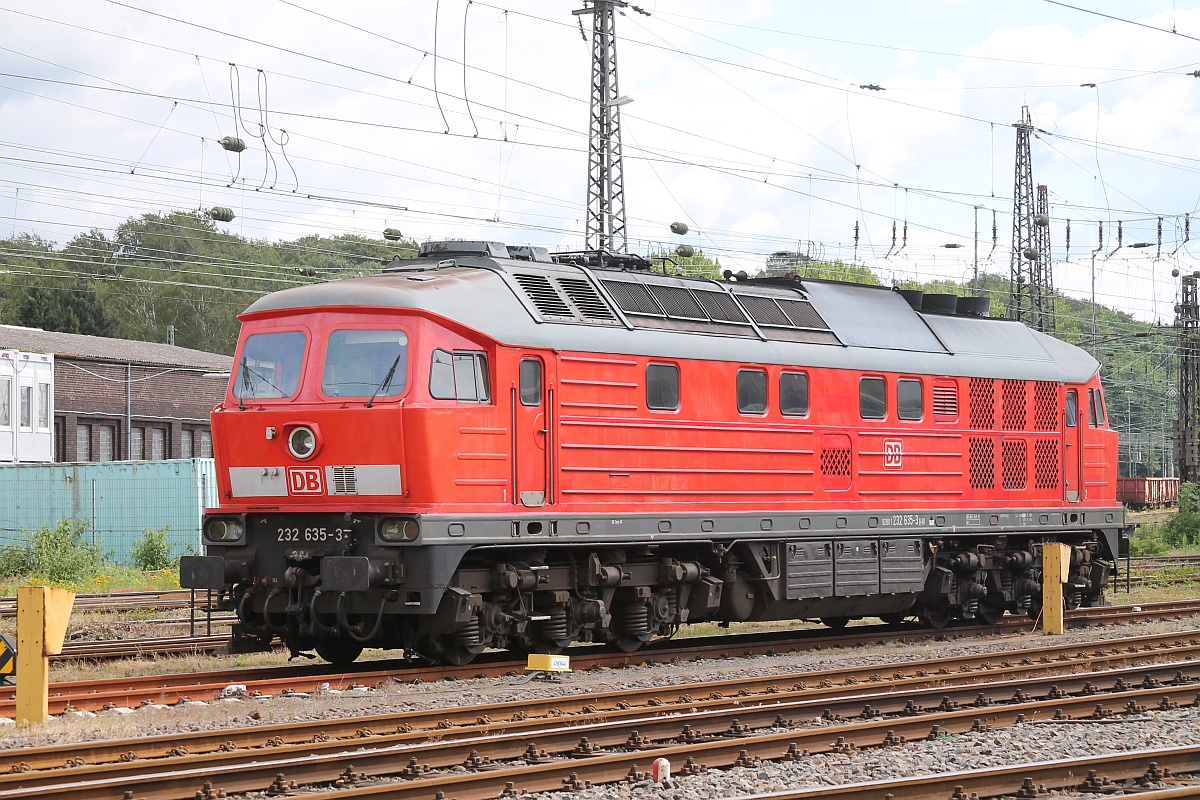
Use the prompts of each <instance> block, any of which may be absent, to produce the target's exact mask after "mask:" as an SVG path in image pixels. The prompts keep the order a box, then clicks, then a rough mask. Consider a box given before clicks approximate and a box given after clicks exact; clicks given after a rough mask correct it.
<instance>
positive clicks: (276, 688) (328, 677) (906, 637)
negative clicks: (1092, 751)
mask: <svg viewBox="0 0 1200 800" xmlns="http://www.w3.org/2000/svg"><path fill="white" fill-rule="evenodd" d="M1196 614H1200V600H1193V601H1176V602H1170V603H1154V604H1144V605H1141V606H1105V607H1100V608H1089V609H1076V610H1073V611H1070V612H1068V614H1067V621H1068V624H1069V625H1070V626H1072V627H1091V626H1097V625H1103V624H1107V623H1112V622H1116V621H1131V620H1144V621H1149V620H1161V619H1175V618H1182V617H1186V616H1192V615H1196ZM1032 627H1033V622H1032V621H1031V620H1029V619H1027V618H1023V617H1021V618H1017V617H1005V618H1004V619H1002V620H1001V621H1000V622H999V623H998V624H996V625H984V626H959V627H952V628H946V629H928V628H921V627H918V626H916V625H915V624H913V625H907V624H906V625H902V626H898V627H889V626H882V625H879V626H874V625H872V626H866V625H863V626H853V627H851V628H849V629H847V632H846V633H844V634H840V635H836V636H831V635H829V631H828V629H825V628H820V629H816V628H813V629H807V630H785V631H772V632H769V633H753V634H735V635H727V636H712V637H703V638H700V637H697V638H690V639H681V640H672V641H660V642H658V643H656V644H655V645H654V646H651V647H647V648H645V649H643V650H640V651H638V652H637V653H634V654H626V653H617V652H612V651H609V650H606V649H604V648H601V647H574V648H572V649H571V653H570V655H571V661H572V666H573V667H574V668H575V669H576V670H582V669H589V668H593V667H601V666H608V667H619V666H621V665H625V664H632V663H643V662H648V663H664V662H670V661H675V660H680V659H700V658H720V657H726V656H740V655H756V654H759V655H761V654H777V653H788V652H803V651H806V650H810V649H813V648H831V647H854V646H856V645H862V644H864V643H878V642H887V641H898V640H899V641H917V640H920V639H922V638H930V637H948V636H952V637H969V636H977V635H989V634H995V633H1004V632H1016V631H1021V630H1030V629H1031V628H1032ZM524 666H525V665H524V662H523V661H512V660H511V659H510V658H509V657H508V656H507V654H505V653H491V654H485V656H484V657H482V658H481V659H479V660H477V661H475V662H474V663H472V664H469V665H466V666H461V667H453V666H438V667H433V666H429V665H425V664H420V663H410V662H406V661H404V660H403V659H390V660H383V661H363V662H358V663H357V664H355V665H354V667H353V669H351V670H348V671H345V672H340V673H338V672H331V669H332V668H331V667H330V666H329V665H327V664H304V665H289V666H284V667H270V668H264V669H258V670H254V669H229V670H218V671H214V672H206V673H188V674H182V675H179V674H176V675H143V676H135V677H128V678H122V679H120V681H119V682H118V681H112V680H94V681H71V682H62V683H55V684H52V685H51V690H50V713H52V714H61V713H63V712H65V711H70V710H78V711H98V710H102V709H104V708H106V707H114V706H116V707H124V708H136V707H139V706H141V705H145V704H150V703H157V704H172V703H177V702H180V701H181V700H184V699H187V700H211V699H213V698H215V697H217V696H219V695H220V693H221V692H222V691H223V690H224V689H225V688H226V687H227V686H229V685H231V684H239V685H245V686H246V687H247V690H248V691H251V692H258V693H259V694H260V695H264V696H271V695H278V694H283V693H286V692H311V691H314V690H316V689H318V688H319V687H322V686H323V685H325V684H328V686H329V687H330V688H331V689H336V690H347V689H350V688H352V687H353V686H355V685H360V686H363V685H365V686H374V685H378V684H380V683H384V682H391V681H405V680H414V679H420V680H422V681H431V680H439V679H445V678H472V677H504V676H506V675H510V674H514V673H519V672H520V671H522V670H523V669H524ZM14 713H15V709H14V698H13V696H12V694H11V692H8V693H0V716H7V717H10V718H11V717H12V716H13V715H14Z"/></svg>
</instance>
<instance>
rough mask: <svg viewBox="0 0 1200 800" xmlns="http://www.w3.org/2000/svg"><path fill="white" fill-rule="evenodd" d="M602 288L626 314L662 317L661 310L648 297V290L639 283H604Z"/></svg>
mask: <svg viewBox="0 0 1200 800" xmlns="http://www.w3.org/2000/svg"><path fill="white" fill-rule="evenodd" d="M604 288H605V289H608V292H609V294H611V295H612V296H613V299H615V300H616V301H617V305H618V306H620V307H621V310H622V311H624V312H625V313H626V314H653V315H654V316H656V317H661V316H662V309H661V308H659V307H658V304H657V303H655V302H654V298H653V297H651V296H650V290H649V289H647V288H646V286H645V285H644V284H641V283H625V282H624V281H604Z"/></svg>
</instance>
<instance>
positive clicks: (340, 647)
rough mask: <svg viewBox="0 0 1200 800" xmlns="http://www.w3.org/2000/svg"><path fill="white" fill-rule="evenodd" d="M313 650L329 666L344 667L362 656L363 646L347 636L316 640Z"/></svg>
mask: <svg viewBox="0 0 1200 800" xmlns="http://www.w3.org/2000/svg"><path fill="white" fill-rule="evenodd" d="M315 649H316V651H317V655H319V656H320V657H321V658H323V659H325V660H326V661H328V662H329V663H330V664H333V665H334V666H335V667H344V666H346V665H347V664H353V663H354V659H356V658H358V657H359V656H360V655H362V651H363V646H362V643H361V642H356V641H354V640H353V639H351V638H350V637H348V636H337V637H330V638H327V639H320V640H318V641H317V643H316V645H315Z"/></svg>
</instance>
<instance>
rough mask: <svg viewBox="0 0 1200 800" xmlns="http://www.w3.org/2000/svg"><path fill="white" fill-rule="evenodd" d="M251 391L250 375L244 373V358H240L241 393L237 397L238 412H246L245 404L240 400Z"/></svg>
mask: <svg viewBox="0 0 1200 800" xmlns="http://www.w3.org/2000/svg"><path fill="white" fill-rule="evenodd" d="M251 391H252V390H251V388H250V373H249V372H247V371H246V357H245V356H242V393H241V394H239V395H238V411H245V410H246V403H245V402H244V401H243V400H242V398H243V397H244V396H245V395H247V394H249V393H250V392H251Z"/></svg>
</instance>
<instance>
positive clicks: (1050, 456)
mask: <svg viewBox="0 0 1200 800" xmlns="http://www.w3.org/2000/svg"><path fill="white" fill-rule="evenodd" d="M1033 472H1034V478H1033V480H1034V485H1035V486H1036V487H1037V488H1039V489H1055V488H1057V487H1058V482H1059V471H1058V440H1057V439H1038V440H1037V441H1036V442H1034V443H1033Z"/></svg>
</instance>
